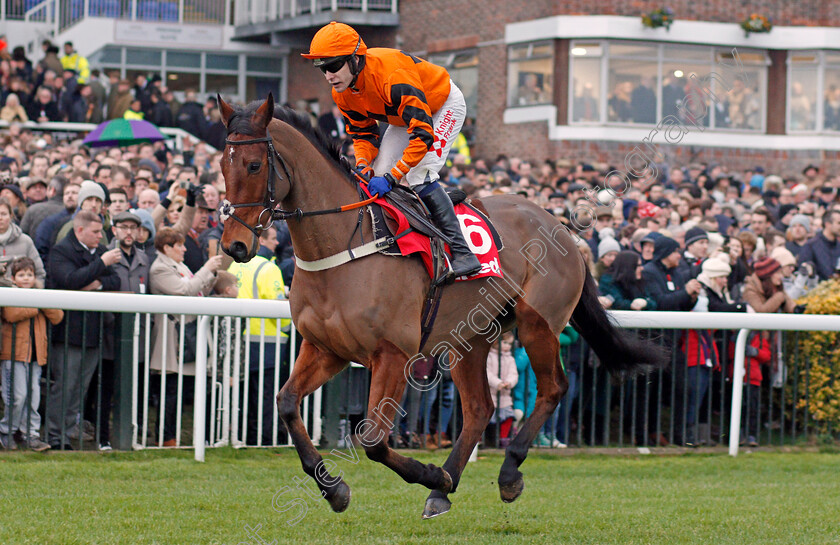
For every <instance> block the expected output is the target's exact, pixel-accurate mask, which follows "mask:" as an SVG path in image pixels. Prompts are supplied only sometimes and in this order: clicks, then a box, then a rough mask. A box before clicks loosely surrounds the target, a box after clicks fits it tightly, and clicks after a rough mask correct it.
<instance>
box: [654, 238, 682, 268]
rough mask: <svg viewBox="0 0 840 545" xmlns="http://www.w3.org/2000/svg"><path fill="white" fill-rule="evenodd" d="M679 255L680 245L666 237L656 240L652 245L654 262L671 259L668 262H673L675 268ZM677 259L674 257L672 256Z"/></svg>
mask: <svg viewBox="0 0 840 545" xmlns="http://www.w3.org/2000/svg"><path fill="white" fill-rule="evenodd" d="M679 253H680V244H679V243H678V242H677V241H676V240H674V239H672V238H670V237H666V236H662V237H659V238H657V239H656V241H655V242H654V243H653V260H654V261H662V260H664V259H668V258H671V259H670V261H669V262H671V261H672V262H673V266H674V267H676V266H677V264H678V263H679V258H680V257H681V256H679ZM675 254H676V255H677V256H678V257H676V258H675V257H674V255H675Z"/></svg>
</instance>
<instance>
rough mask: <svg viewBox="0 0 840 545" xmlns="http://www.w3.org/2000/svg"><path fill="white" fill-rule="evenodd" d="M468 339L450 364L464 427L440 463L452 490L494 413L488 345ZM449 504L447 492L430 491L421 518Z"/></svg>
mask: <svg viewBox="0 0 840 545" xmlns="http://www.w3.org/2000/svg"><path fill="white" fill-rule="evenodd" d="M469 342H470V344H471V345H473V346H474V348H473V350H472V351H471V352H468V353H467V354H466V355H465V356H464V358H463V359H462V360H461V361H458V362H457V363H456V365H454V366H453V367H452V380H453V381H454V382H455V386H457V387H458V395H459V396H460V399H461V407H462V410H463V413H464V427H463V429H462V430H461V433H460V434H459V435H458V439H457V440H456V441H455V444H454V445H453V447H452V452H450V453H449V457H448V458H447V459H446V462H444V464H443V469H445V470H446V471H447V472H448V473H449V474H450V475H451V476H452V490H451V492H455V489H456V488H457V487H458V483H459V482H460V480H461V474H462V473H463V471H464V468H465V467H466V465H467V461H468V460H469V458H470V454H472V451H473V449H474V448H475V446H476V445H477V444H478V441H479V440H480V439H481V434H482V433H483V432H484V429H485V428H486V427H487V423H488V422H489V421H490V417H491V416H492V415H493V398H492V397H491V396H490V386H489V385H488V383H487V353H488V352H489V350H490V345H489V344H487V343H486V342H484V341H483V340H482V339H478V338H476V339H470V341H469ZM451 505H452V504H451V503H450V501H449V498H448V497H447V494H445V493H443V492H441V491H438V490H433V491H432V493H431V494H429V497H428V498H427V499H426V507H425V509H424V510H423V518H432V517H436V516H438V515H442V514H443V513H446V512H447V511H449V508H450V507H451Z"/></svg>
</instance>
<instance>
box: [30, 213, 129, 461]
mask: <svg viewBox="0 0 840 545" xmlns="http://www.w3.org/2000/svg"><path fill="white" fill-rule="evenodd" d="M101 241H102V219H101V218H100V217H99V215H98V214H96V213H94V212H91V211H88V210H82V211H80V212H78V213H77V214H76V215H75V217H74V218H73V229H72V230H71V231H70V232H69V233H68V234H67V236H66V237H65V238H64V239H63V240H62V241H60V242H59V243H58V244H56V245H55V247H54V248H53V249H52V251H51V252H50V261H49V263H50V265H49V287H50V288H53V289H65V290H79V291H99V290H104V291H116V290H118V289H119V287H120V280H119V277H118V276H117V274H116V272H115V271H114V270H113V268H112V267H111V266H112V265H113V264H114V263H116V262H117V260H119V258H120V251H119V250H116V249H115V250H107V249H106V248H105V246H103V245H102V244H100V242H101ZM100 320H101V316H100V313H98V312H79V311H70V312H68V313H66V315H65V316H64V320H62V322H61V323H59V324H58V325H56V326H55V327H53V336H52V342H53V347H52V350H51V352H50V369H51V372H52V377H53V380H54V382H53V385H52V387H51V388H50V393H49V402H48V404H47V406H48V407H49V408H50V409H49V410H48V411H47V412H48V414H47V424H48V432H49V435H48V438H49V443H50V446H51V447H52V448H54V449H56V448H66V446H67V445H68V443H67V442H66V439H76V438H79V437H83V436H84V435H85V434H86V432H85V431H84V429H83V428H82V426H81V423H82V414H81V409H82V407H81V400H80V396H79V394H78V392H82V396H81V397H82V398H84V395H85V394H86V392H87V389H88V385H89V384H90V380H91V378H92V377H93V373H94V371H95V370H96V367H97V365H98V363H99V356H100V334H101V335H103V336H107V335H113V333H114V332H113V330H110V331H101V330H100ZM65 321H66V322H67V324H66V325H65ZM65 354H66V357H65ZM60 408H63V409H64V413H63V414H62V413H61V411H60ZM62 434H65V435H62Z"/></svg>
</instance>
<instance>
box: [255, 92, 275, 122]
mask: <svg viewBox="0 0 840 545" xmlns="http://www.w3.org/2000/svg"><path fill="white" fill-rule="evenodd" d="M254 117H256V118H257V119H258V120H259V122H260V123H261V125H262V126H263V127H268V124H269V123H271V120H272V119H273V118H274V95H272V94H271V93H268V98H266V99H265V102H263V103H262V106H260V107H259V108H257V112H256V115H255V116H254ZM255 121H256V120H255Z"/></svg>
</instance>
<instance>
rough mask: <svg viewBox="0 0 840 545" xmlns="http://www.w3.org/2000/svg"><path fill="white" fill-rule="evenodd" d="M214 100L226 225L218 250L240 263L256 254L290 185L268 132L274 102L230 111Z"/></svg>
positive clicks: (267, 101) (224, 105) (271, 97)
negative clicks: (223, 135) (221, 130)
mask: <svg viewBox="0 0 840 545" xmlns="http://www.w3.org/2000/svg"><path fill="white" fill-rule="evenodd" d="M218 100H219V106H220V111H221V114H222V121H223V122H224V124H225V127H227V139H226V140H225V150H224V154H223V155H222V158H221V167H222V174H223V175H224V178H225V201H224V202H223V203H222V207H221V213H222V216H223V218H224V219H225V220H226V221H225V230H224V234H223V235H222V250H224V252H225V253H227V254H228V255H230V256H231V257H232V258H233V259H235V260H236V261H238V262H244V261H249V260H250V259H251V258H252V257H254V255H255V254H256V253H257V250H258V248H259V235H260V233H262V231H263V230H264V229H266V228H267V227H268V226H269V225H271V222H272V220H273V218H272V215H273V211H274V208H275V206H276V205H277V203H279V202H280V201H281V200H283V199H284V198H285V197H286V195H287V194H288V193H289V191H290V189H291V184H290V180H289V173H288V172H286V165H285V163H283V160H282V158H281V157H280V156H279V155H278V154H277V153H276V152H275V150H274V144H273V140H272V135H271V133H270V132H269V123H271V121H272V119H273V118H274V97H273V96H272V95H271V94H269V95H268V98H266V100H265V102H263V103H262V104H261V105H260V106H259V107H257V108H245V109H236V110H234V108H233V107H231V105H230V104H228V103H226V102H225V101H224V100H222V98H221V96H220V97H218ZM278 162H279V163H280V164H279V165H278Z"/></svg>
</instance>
